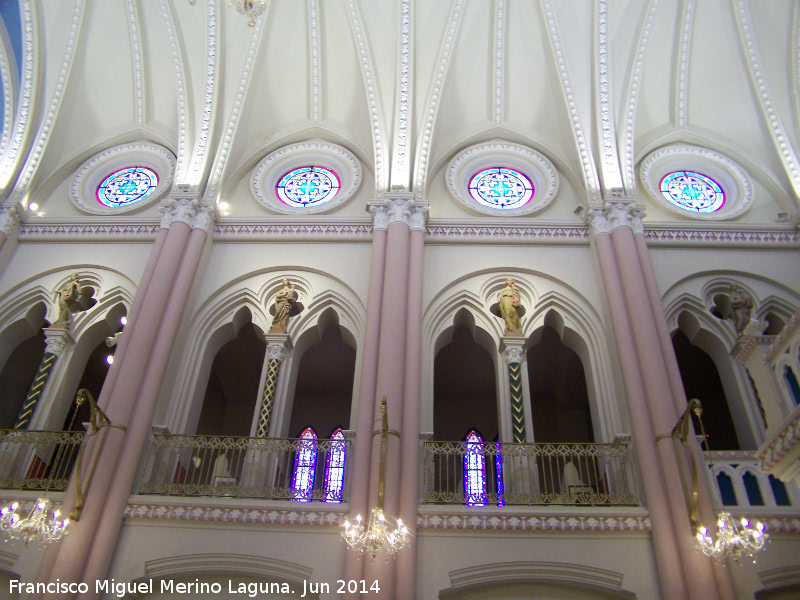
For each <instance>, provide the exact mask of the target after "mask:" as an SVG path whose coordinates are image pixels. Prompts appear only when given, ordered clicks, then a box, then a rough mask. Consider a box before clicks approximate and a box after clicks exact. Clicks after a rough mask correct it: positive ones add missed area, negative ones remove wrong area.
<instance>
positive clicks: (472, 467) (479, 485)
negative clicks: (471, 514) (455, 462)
mask: <svg viewBox="0 0 800 600" xmlns="http://www.w3.org/2000/svg"><path fill="white" fill-rule="evenodd" d="M464 497H465V498H466V503H467V506H486V504H487V503H488V500H487V499H486V458H485V456H484V448H483V438H482V437H481V436H480V434H479V433H478V432H477V431H475V430H474V429H473V430H471V431H470V432H469V433H468V434H467V437H466V439H465V440H464Z"/></svg>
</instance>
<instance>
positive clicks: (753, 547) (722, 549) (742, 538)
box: [697, 511, 769, 563]
mask: <svg viewBox="0 0 800 600" xmlns="http://www.w3.org/2000/svg"><path fill="white" fill-rule="evenodd" d="M718 519H719V520H718V521H717V532H716V537H717V540H716V541H714V539H713V538H712V537H711V536H709V535H708V529H706V528H705V527H700V529H699V530H698V532H697V545H698V546H699V547H700V550H702V551H703V554H705V555H706V556H710V557H712V558H714V559H715V560H718V561H720V562H724V561H725V559H727V558H732V559H733V560H735V561H736V562H737V563H739V562H740V560H741V559H742V558H743V557H747V558H749V559H750V560H752V561H753V563H755V562H756V559H755V555H756V554H757V553H758V552H759V551H760V550H762V549H763V548H764V544H766V542H767V540H768V539H769V536H768V535H767V534H766V533H764V524H763V523H761V522H760V521H756V522H755V524H752V523H751V522H750V521H748V520H747V519H746V518H744V517H742V518H741V519H734V518H733V517H732V516H731V514H730V513H729V512H726V511H722V512H721V513H719V515H718Z"/></svg>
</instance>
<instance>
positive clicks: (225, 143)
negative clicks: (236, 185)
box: [204, 6, 269, 202]
mask: <svg viewBox="0 0 800 600" xmlns="http://www.w3.org/2000/svg"><path fill="white" fill-rule="evenodd" d="M268 10H269V6H267V7H266V8H265V12H264V14H265V15H266V14H267V11H268ZM266 21H267V19H266V16H265V17H264V18H260V19H258V26H254V27H253V28H252V29H253V31H252V32H251V33H250V44H249V45H248V47H247V55H246V56H245V60H244V66H243V67H242V75H241V77H240V78H239V87H238V88H237V89H236V96H234V98H233V106H232V107H231V116H230V118H229V119H228V126H227V127H226V128H225V133H224V135H223V136H222V140H221V141H220V143H219V149H218V150H217V154H216V156H215V157H214V165H213V168H212V171H211V177H210V178H209V183H208V187H207V188H206V192H205V194H204V198H205V199H206V200H207V201H209V202H213V201H215V200H216V197H217V194H218V192H219V185H220V181H221V180H222V173H223V171H224V170H225V165H226V164H227V161H228V153H229V152H230V149H231V142H232V141H233V135H234V133H235V132H236V128H237V127H238V124H239V116H240V115H241V113H242V105H243V104H244V96H245V94H246V93H247V88H248V86H249V84H250V74H251V73H252V71H253V62H254V61H255V56H256V49H257V48H258V45H259V42H260V41H261V35H262V33H263V32H264V23H266Z"/></svg>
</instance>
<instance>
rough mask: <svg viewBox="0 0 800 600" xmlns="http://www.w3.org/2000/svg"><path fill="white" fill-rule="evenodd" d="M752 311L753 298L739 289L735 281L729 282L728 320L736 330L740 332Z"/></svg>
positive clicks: (745, 325)
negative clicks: (729, 305) (729, 303)
mask: <svg viewBox="0 0 800 600" xmlns="http://www.w3.org/2000/svg"><path fill="white" fill-rule="evenodd" d="M752 311H753V298H752V297H751V296H750V295H749V294H747V293H745V292H744V290H742V289H740V288H739V286H738V285H736V284H735V283H732V284H731V312H730V314H729V315H728V317H727V318H728V320H730V321H732V322H733V324H734V326H735V327H736V332H737V333H739V334H741V333H743V332H744V330H745V327H747V324H748V323H749V322H750V313H752Z"/></svg>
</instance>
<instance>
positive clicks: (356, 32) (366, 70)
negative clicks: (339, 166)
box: [347, 0, 387, 190]
mask: <svg viewBox="0 0 800 600" xmlns="http://www.w3.org/2000/svg"><path fill="white" fill-rule="evenodd" d="M347 8H348V10H349V11H350V25H351V27H352V30H353V37H354V38H355V45H356V48H358V56H359V59H360V62H361V74H362V76H363V77H364V84H365V86H366V88H367V105H368V107H369V115H370V124H371V126H372V143H373V147H374V150H375V168H374V173H375V187H376V189H378V190H382V189H384V188H385V187H386V185H387V176H386V165H385V159H384V154H385V153H384V149H383V140H384V138H385V136H384V135H383V127H382V126H381V122H382V118H381V114H380V104H379V102H378V86H377V84H376V82H375V77H374V75H373V73H374V68H373V66H372V63H373V61H372V56H371V55H370V52H369V46H368V43H367V40H366V38H365V37H364V30H365V27H364V25H363V24H362V22H361V13H360V11H359V8H358V2H357V0H348V2H347Z"/></svg>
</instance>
